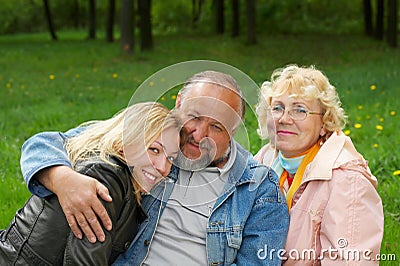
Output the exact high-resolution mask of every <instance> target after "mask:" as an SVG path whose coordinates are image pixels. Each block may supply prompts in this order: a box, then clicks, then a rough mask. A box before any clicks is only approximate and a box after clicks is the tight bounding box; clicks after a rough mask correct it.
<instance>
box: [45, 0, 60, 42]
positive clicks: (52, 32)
mask: <svg viewBox="0 0 400 266" xmlns="http://www.w3.org/2000/svg"><path fill="white" fill-rule="evenodd" d="M43 4H44V10H45V13H46V19H47V25H48V27H49V32H50V35H51V39H52V40H53V41H57V40H58V38H57V34H56V32H55V30H54V25H53V17H52V16H51V12H50V7H49V1H48V0H43Z"/></svg>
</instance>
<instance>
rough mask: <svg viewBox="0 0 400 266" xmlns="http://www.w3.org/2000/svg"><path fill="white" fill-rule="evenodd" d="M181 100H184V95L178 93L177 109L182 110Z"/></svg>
mask: <svg viewBox="0 0 400 266" xmlns="http://www.w3.org/2000/svg"><path fill="white" fill-rule="evenodd" d="M181 100H182V94H181V93H180V92H178V95H176V100H175V108H176V109H179V108H181Z"/></svg>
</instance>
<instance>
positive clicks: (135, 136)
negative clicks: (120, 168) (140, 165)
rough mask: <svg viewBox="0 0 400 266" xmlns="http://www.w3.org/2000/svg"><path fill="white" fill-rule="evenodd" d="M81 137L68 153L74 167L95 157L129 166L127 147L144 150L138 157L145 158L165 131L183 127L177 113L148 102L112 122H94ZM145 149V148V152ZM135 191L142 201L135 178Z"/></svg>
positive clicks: (68, 145) (72, 141)
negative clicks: (118, 160) (113, 160)
mask: <svg viewBox="0 0 400 266" xmlns="http://www.w3.org/2000/svg"><path fill="white" fill-rule="evenodd" d="M81 126H87V127H88V128H87V129H85V131H83V132H82V133H81V134H79V135H78V136H76V137H73V138H70V139H68V141H67V143H66V150H67V153H68V156H69V159H70V161H71V164H72V166H73V167H75V166H76V164H77V163H78V162H80V161H83V160H89V159H91V158H93V156H96V157H99V158H101V160H103V161H104V162H106V163H110V164H112V163H111V161H110V160H109V158H110V157H117V158H119V159H120V160H121V161H123V162H125V163H127V161H126V158H125V156H124V152H123V151H124V148H126V147H127V146H130V147H140V148H139V150H138V151H136V154H137V156H138V158H139V156H145V154H146V151H147V149H148V147H149V146H150V145H151V144H152V143H153V142H154V141H155V140H156V139H157V138H158V137H159V136H160V134H161V131H162V130H164V129H167V128H170V127H175V128H177V131H178V130H179V128H180V127H181V122H180V119H179V117H178V115H177V114H176V113H175V112H170V111H169V110H168V109H167V108H166V107H165V106H163V105H162V104H160V103H157V102H144V103H137V104H134V105H131V106H129V107H127V108H125V109H124V110H122V111H120V112H119V113H117V114H116V115H115V116H113V117H112V118H110V119H107V120H101V121H90V122H86V123H84V124H82V125H81ZM143 147H145V149H143ZM131 180H132V184H133V186H134V190H135V193H136V196H137V199H138V202H140V186H139V184H138V182H137V181H136V178H135V177H134V176H132V177H131Z"/></svg>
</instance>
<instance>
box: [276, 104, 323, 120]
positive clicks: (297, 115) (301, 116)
mask: <svg viewBox="0 0 400 266" xmlns="http://www.w3.org/2000/svg"><path fill="white" fill-rule="evenodd" d="M270 110H271V114H272V116H273V117H274V118H275V119H280V118H281V117H282V116H283V114H284V113H285V111H286V110H285V108H284V107H283V106H281V105H275V106H272V107H271V108H270ZM287 112H288V114H289V116H290V118H291V119H292V120H293V121H303V120H305V119H306V118H307V115H324V114H323V113H318V112H314V111H309V110H307V109H305V108H303V107H295V108H293V109H290V110H287Z"/></svg>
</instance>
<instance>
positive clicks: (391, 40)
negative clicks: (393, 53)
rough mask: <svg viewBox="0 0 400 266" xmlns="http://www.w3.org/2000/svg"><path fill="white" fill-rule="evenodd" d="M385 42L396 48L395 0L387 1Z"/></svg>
mask: <svg viewBox="0 0 400 266" xmlns="http://www.w3.org/2000/svg"><path fill="white" fill-rule="evenodd" d="M387 3H388V8H387V10H388V16H387V42H388V44H389V45H390V46H392V47H397V7H398V6H397V0H388V2H387Z"/></svg>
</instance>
